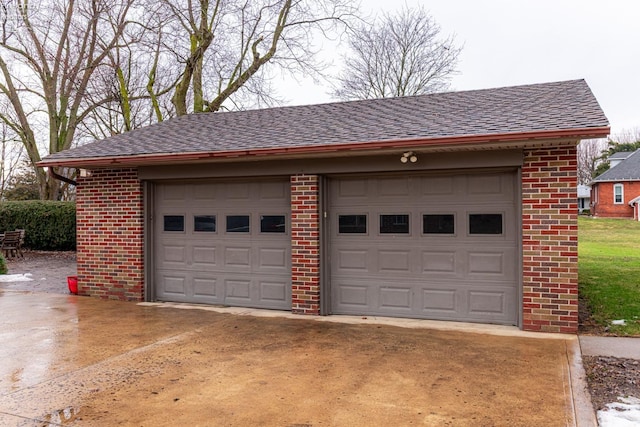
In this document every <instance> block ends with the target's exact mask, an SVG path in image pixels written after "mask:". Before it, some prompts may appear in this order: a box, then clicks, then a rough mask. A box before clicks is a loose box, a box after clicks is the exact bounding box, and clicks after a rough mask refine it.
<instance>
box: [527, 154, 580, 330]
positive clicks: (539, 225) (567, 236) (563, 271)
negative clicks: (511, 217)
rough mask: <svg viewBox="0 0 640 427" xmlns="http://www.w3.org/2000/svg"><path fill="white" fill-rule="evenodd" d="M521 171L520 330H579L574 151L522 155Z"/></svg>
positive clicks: (576, 198)
mask: <svg viewBox="0 0 640 427" xmlns="http://www.w3.org/2000/svg"><path fill="white" fill-rule="evenodd" d="M524 154H525V158H524V164H523V166H522V252H523V253H522V254H523V266H522V272H523V292H522V298H523V301H522V304H523V329H525V330H528V331H545V332H565V333H575V332H577V330H578V195H577V190H576V188H577V178H576V177H577V160H576V147H575V146H565V147H556V148H550V149H537V150H525V153H524Z"/></svg>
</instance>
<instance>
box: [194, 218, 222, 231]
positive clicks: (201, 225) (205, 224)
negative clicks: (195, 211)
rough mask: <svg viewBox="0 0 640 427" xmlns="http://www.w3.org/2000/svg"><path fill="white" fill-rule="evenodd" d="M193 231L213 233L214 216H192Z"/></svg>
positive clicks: (214, 225) (214, 227) (214, 229)
mask: <svg viewBox="0 0 640 427" xmlns="http://www.w3.org/2000/svg"><path fill="white" fill-rule="evenodd" d="M193 231H198V232H209V233H215V231H216V216H215V215H194V217H193Z"/></svg>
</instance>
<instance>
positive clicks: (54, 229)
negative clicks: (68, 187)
mask: <svg viewBox="0 0 640 427" xmlns="http://www.w3.org/2000/svg"><path fill="white" fill-rule="evenodd" d="M19 228H24V229H25V231H26V236H25V242H24V243H25V244H24V245H25V247H27V248H29V249H34V250H46V251H70V250H75V249H76V204H75V202H54V201H40V200H34V201H26V202H1V203H0V233H3V232H5V231H7V230H16V229H19Z"/></svg>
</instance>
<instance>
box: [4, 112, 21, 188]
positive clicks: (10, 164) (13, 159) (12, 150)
mask: <svg viewBox="0 0 640 427" xmlns="http://www.w3.org/2000/svg"><path fill="white" fill-rule="evenodd" d="M23 153H24V147H23V146H22V144H21V143H20V141H19V139H18V138H17V137H16V135H15V134H13V132H12V131H11V129H10V128H9V126H7V124H6V123H3V122H0V200H4V199H5V190H6V189H7V187H8V186H9V181H10V179H11V177H12V176H13V174H14V173H15V171H16V170H17V169H18V164H19V163H20V159H21V158H22V157H23Z"/></svg>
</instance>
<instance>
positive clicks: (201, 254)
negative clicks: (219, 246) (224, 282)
mask: <svg viewBox="0 0 640 427" xmlns="http://www.w3.org/2000/svg"><path fill="white" fill-rule="evenodd" d="M192 259H193V267H194V268H198V269H200V268H202V269H212V268H215V267H217V266H218V263H217V259H216V248H215V247H212V246H196V245H194V246H193V248H192Z"/></svg>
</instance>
